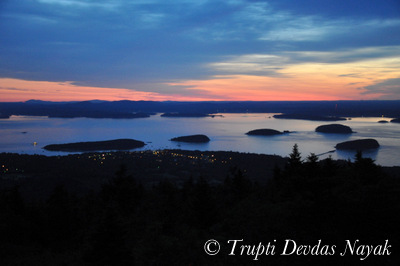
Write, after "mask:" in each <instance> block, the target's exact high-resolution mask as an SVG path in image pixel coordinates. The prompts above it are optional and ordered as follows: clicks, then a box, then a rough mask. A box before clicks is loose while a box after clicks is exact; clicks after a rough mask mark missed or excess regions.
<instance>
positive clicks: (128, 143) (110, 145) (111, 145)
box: [43, 139, 146, 152]
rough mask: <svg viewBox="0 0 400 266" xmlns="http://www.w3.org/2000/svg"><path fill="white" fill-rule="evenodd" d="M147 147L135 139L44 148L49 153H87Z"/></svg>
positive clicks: (77, 143) (53, 145)
mask: <svg viewBox="0 0 400 266" xmlns="http://www.w3.org/2000/svg"><path fill="white" fill-rule="evenodd" d="M144 145H146V144H145V143H144V142H143V141H139V140H134V139H115V140H106V141H89V142H75V143H66V144H51V145H47V146H45V147H43V149H45V150H48V151H65V152H85V151H105V150H131V149H136V148H141V147H143V146H144Z"/></svg>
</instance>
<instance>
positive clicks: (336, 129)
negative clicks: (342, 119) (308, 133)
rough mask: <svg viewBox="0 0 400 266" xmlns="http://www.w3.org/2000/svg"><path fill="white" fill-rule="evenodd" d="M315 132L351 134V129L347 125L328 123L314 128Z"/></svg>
mask: <svg viewBox="0 0 400 266" xmlns="http://www.w3.org/2000/svg"><path fill="white" fill-rule="evenodd" d="M315 131H316V132H320V133H335V134H351V133H353V130H351V128H350V127H349V126H345V125H341V124H329V125H322V126H319V127H317V128H316V129H315Z"/></svg>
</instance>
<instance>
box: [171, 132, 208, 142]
mask: <svg viewBox="0 0 400 266" xmlns="http://www.w3.org/2000/svg"><path fill="white" fill-rule="evenodd" d="M170 141H179V142H191V143H206V142H209V141H210V138H209V137H207V136H206V135H201V134H198V135H190V136H182V137H176V138H172V139H170Z"/></svg>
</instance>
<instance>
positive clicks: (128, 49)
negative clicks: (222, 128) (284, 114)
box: [0, 0, 400, 102]
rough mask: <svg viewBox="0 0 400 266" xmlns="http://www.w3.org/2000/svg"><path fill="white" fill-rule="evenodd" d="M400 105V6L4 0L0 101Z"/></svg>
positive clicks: (381, 2)
mask: <svg viewBox="0 0 400 266" xmlns="http://www.w3.org/2000/svg"><path fill="white" fill-rule="evenodd" d="M29 99H39V100H46V101H78V100H94V99H99V100H113V101H115V100H156V101H166V100H175V101H281V100H284V101H295V100H374V99H379V100H394V99H400V1H399V0H352V1H349V0H302V1H297V0H269V1H263V0H210V1H207V0H197V1H194V0H170V1H165V0H113V1H108V0H107V1H105V0H18V1H15V0H0V102H14V101H26V100H29Z"/></svg>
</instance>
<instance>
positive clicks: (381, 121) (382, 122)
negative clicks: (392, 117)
mask: <svg viewBox="0 0 400 266" xmlns="http://www.w3.org/2000/svg"><path fill="white" fill-rule="evenodd" d="M378 123H381V124H386V123H389V121H387V120H379V121H378Z"/></svg>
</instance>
